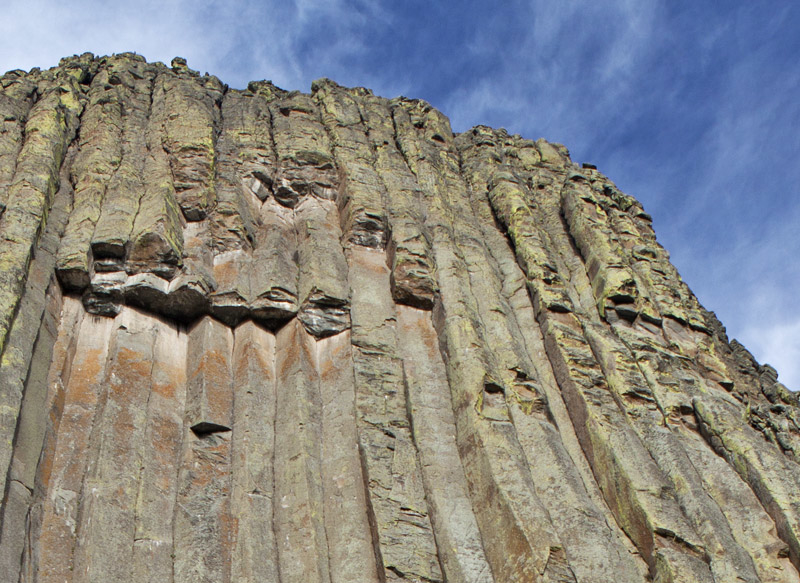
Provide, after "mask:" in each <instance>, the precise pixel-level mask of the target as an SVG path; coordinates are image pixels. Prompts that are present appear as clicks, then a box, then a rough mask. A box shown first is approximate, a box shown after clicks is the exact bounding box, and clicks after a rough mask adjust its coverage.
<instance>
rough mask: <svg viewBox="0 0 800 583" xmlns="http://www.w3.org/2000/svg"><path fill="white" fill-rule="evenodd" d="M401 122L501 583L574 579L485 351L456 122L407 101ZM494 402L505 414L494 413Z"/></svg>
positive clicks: (473, 476) (461, 425) (479, 509)
mask: <svg viewBox="0 0 800 583" xmlns="http://www.w3.org/2000/svg"><path fill="white" fill-rule="evenodd" d="M393 116H394V120H395V126H396V128H397V139H398V142H399V144H400V147H401V149H402V152H403V154H404V155H405V158H406V160H407V161H408V164H409V166H410V167H411V169H412V171H414V172H415V174H416V176H417V180H418V182H419V183H420V184H421V185H423V189H424V191H425V195H426V200H425V203H426V204H425V206H426V207H427V208H426V210H427V220H426V223H427V224H426V226H427V227H428V230H429V232H430V233H431V238H432V241H433V245H432V247H433V250H434V257H435V259H436V266H437V276H438V280H439V287H440V289H441V290H442V291H441V296H442V301H441V303H440V304H437V306H435V324H436V325H437V327H438V329H439V332H440V334H441V336H442V340H443V342H442V348H443V350H444V351H445V354H446V355H447V373H448V381H449V384H450V390H451V393H452V399H453V409H454V411H455V414H456V417H455V419H456V426H457V429H458V432H457V437H458V446H459V452H460V454H461V456H462V460H463V463H464V466H465V469H466V475H467V480H468V483H469V485H470V494H471V497H472V500H473V505H474V507H475V509H476V517H477V519H478V524H479V525H480V527H481V532H482V533H484V545H485V547H486V554H487V558H488V560H489V563H490V565H491V566H492V571H493V573H494V575H495V577H496V578H498V579H500V580H515V579H520V578H522V579H526V580H531V581H538V580H542V581H551V580H556V579H557V578H561V580H565V581H567V580H574V575H573V574H572V572H571V571H570V569H569V567H568V565H567V563H566V557H565V556H564V549H563V546H562V545H561V543H560V542H559V539H558V536H557V534H556V533H555V531H554V530H553V526H552V524H551V522H550V519H549V516H548V515H547V511H546V509H545V508H544V506H543V505H542V503H541V501H540V500H539V499H538V497H537V496H536V494H535V489H534V485H533V481H532V478H531V474H530V469H529V468H528V467H527V464H526V463H525V461H524V454H523V452H522V450H521V447H520V445H519V442H518V441H517V439H516V436H515V435H514V431H513V426H512V425H511V423H510V422H509V421H510V420H509V419H508V410H507V405H506V402H505V396H504V392H505V390H504V388H503V385H502V378H503V376H502V374H501V373H500V371H499V370H498V369H497V367H496V363H495V362H493V360H492V357H491V355H490V354H489V353H487V350H486V348H485V347H486V346H487V338H485V337H484V336H483V335H482V325H481V323H480V318H479V316H478V312H477V306H476V304H475V298H474V296H473V295H472V294H473V293H477V292H473V291H472V290H471V288H470V283H469V280H468V279H466V278H465V277H464V274H467V273H468V266H469V265H470V262H471V261H476V262H477V261H479V260H480V261H485V255H484V252H483V248H482V245H481V243H480V240H476V239H475V238H473V237H469V235H468V234H467V233H468V230H467V228H466V227H465V226H463V225H461V224H459V222H458V217H459V215H460V214H462V213H463V212H464V210H466V209H464V210H462V209H461V208H459V207H460V204H461V203H460V201H462V200H463V199H464V194H465V193H466V186H465V184H464V183H463V179H462V178H461V177H460V174H459V167H458V157H457V154H455V153H454V148H452V134H451V132H450V128H449V124H448V123H447V121H446V119H445V118H444V117H443V116H441V114H438V112H435V111H434V110H432V108H430V106H428V105H427V104H424V103H423V102H406V101H401V102H399V103H398V104H397V105H396V106H395V107H394V109H393ZM417 128H419V130H418V129H417ZM468 255H469V256H470V258H469V259H466V257H467V256H468ZM484 404H486V405H488V407H487V408H488V409H496V411H494V412H489V411H487V412H486V413H484V411H483V407H484ZM487 413H488V414H487ZM501 460H503V461H502V462H501ZM490 532H491V533H492V535H491V536H489V533H490ZM498 533H501V534H500V535H499V536H495V535H496V534H498Z"/></svg>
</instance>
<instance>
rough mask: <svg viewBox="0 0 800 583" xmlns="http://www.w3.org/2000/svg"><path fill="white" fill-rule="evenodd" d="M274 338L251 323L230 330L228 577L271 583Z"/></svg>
mask: <svg viewBox="0 0 800 583" xmlns="http://www.w3.org/2000/svg"><path fill="white" fill-rule="evenodd" d="M275 373H276V371H275V336H273V335H272V334H270V333H269V332H267V331H266V330H263V329H262V328H260V327H258V326H257V325H256V324H254V323H253V322H244V323H242V324H241V325H239V326H238V327H237V328H236V330H235V331H234V348H233V386H234V395H233V411H234V415H233V417H234V427H233V434H232V444H231V456H232V457H231V482H232V483H231V516H232V518H233V521H234V522H235V523H236V524H237V525H238V526H237V534H236V537H235V538H234V540H233V541H232V548H231V580H232V581H240V582H242V583H277V582H278V581H279V580H280V579H279V570H278V549H277V540H276V537H275V528H274V526H273V515H274V512H275V472H274V470H273V457H274V456H275V444H276V436H275V423H276V419H275V407H276V401H277V389H278V384H277V380H278V379H277V376H276V374H275Z"/></svg>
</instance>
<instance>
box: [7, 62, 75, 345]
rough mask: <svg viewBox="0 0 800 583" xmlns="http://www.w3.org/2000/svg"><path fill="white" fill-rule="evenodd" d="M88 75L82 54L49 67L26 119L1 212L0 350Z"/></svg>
mask: <svg viewBox="0 0 800 583" xmlns="http://www.w3.org/2000/svg"><path fill="white" fill-rule="evenodd" d="M88 74H89V73H88V64H87V63H86V62H84V61H82V60H81V59H80V58H78V59H76V60H75V61H74V62H72V63H71V64H70V65H69V66H68V65H67V64H65V66H64V67H63V68H61V69H59V70H57V72H53V71H49V72H48V73H47V75H46V76H47V79H46V80H44V81H43V82H42V83H41V84H40V86H39V89H38V90H39V92H40V93H41V94H42V96H41V98H40V99H39V100H38V101H37V103H36V104H35V105H34V106H33V107H32V108H31V111H30V113H29V115H28V120H27V122H26V124H25V132H24V140H25V141H24V144H23V145H22V148H21V149H20V151H19V156H18V158H17V163H16V167H15V170H14V177H13V179H12V181H11V184H10V186H9V187H8V194H7V197H6V200H5V204H6V209H5V212H4V213H3V215H2V216H1V217H0V242H1V243H2V244H0V350H2V349H3V348H4V347H5V341H6V335H7V334H8V331H9V329H10V327H11V323H12V320H13V318H14V315H15V313H16V309H17V305H18V304H19V299H20V297H21V296H22V291H23V288H24V285H25V280H26V278H27V275H28V265H29V263H30V260H31V252H32V250H33V247H34V245H35V244H36V242H37V240H38V238H39V235H40V234H41V232H42V230H43V228H44V224H45V222H46V218H47V213H48V211H49V209H50V205H51V204H52V201H53V196H54V195H55V193H56V191H57V190H58V184H59V171H60V169H61V163H62V162H63V161H64V156H65V155H66V152H67V148H68V146H69V144H70V142H72V140H73V138H74V136H75V131H76V129H77V127H78V124H79V116H80V114H81V113H82V111H83V106H84V97H83V89H82V87H81V85H80V83H79V82H80V81H81V80H86V78H87V77H88Z"/></svg>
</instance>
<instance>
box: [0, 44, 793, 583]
mask: <svg viewBox="0 0 800 583" xmlns="http://www.w3.org/2000/svg"><path fill="white" fill-rule="evenodd" d="M0 85H1V86H2V91H0V115H1V116H2V117H0V120H1V122H0V123H2V126H1V127H0V210H2V214H0V349H1V350H2V361H1V365H0V430H1V431H2V440H1V441H0V476H2V478H0V479H1V480H2V491H3V499H2V508H0V581H2V583H6V582H9V583H12V582H13V583H19V582H25V583H30V582H34V581H35V582H42V583H44V582H53V583H55V582H58V583H61V582H63V581H70V582H77V581H81V582H86V581H92V582H99V581H103V582H121V581H137V582H139V581H160V582H162V581H175V582H176V583H177V582H189V581H191V582H192V583H197V582H198V581H208V582H212V581H213V582H224V581H237V582H256V581H258V582H260V583H263V582H278V581H280V582H282V583H291V582H297V583H313V582H324V583H329V582H342V583H350V582H360V583H361V582H370V581H372V582H376V583H377V582H386V581H389V582H391V581H410V582H411V581H413V582H423V581H425V582H435V581H447V582H450V583H467V582H482V583H491V582H497V583H501V582H502V583H505V582H509V583H511V582H514V583H517V582H523V581H524V582H528V581H532V582H533V581H544V582H554V581H559V582H576V583H584V582H585V583H589V582H597V583H600V582H603V583H605V582H608V581H619V582H645V581H656V582H659V583H665V582H670V581H671V582H675V583H678V582H681V583H684V582H687V583H689V582H704V583H705V582H707V583H712V582H716V583H720V582H729V581H730V582H734V581H736V582H741V581H747V582H753V583H755V582H762V583H766V582H792V583H797V582H798V581H800V577H799V576H798V567H800V540H798V533H800V507H799V506H798V500H800V466H798V458H797V454H798V452H800V449H798V448H800V425H799V423H800V418H799V417H798V415H799V413H800V411H798V404H797V400H796V398H795V396H794V395H793V394H792V393H791V392H789V391H788V390H787V389H786V387H784V386H783V385H782V384H781V383H780V382H779V381H778V377H777V373H776V371H775V370H774V369H772V368H771V367H769V366H768V365H764V366H761V365H759V364H758V363H757V362H756V361H755V360H754V359H753V357H752V356H751V355H750V353H749V352H748V351H747V350H746V349H745V348H744V347H743V346H742V345H741V344H739V343H738V342H736V341H730V342H729V341H728V339H727V337H726V335H725V331H724V328H723V327H722V325H721V324H720V323H719V322H718V321H717V320H716V318H715V317H714V315H713V314H711V313H709V312H707V311H706V310H704V309H703V308H702V307H701V306H700V305H699V304H698V302H697V299H696V298H695V297H694V295H693V294H692V293H691V291H690V290H689V289H688V287H687V286H686V285H685V284H684V283H683V282H682V281H681V279H680V277H679V276H678V274H677V272H676V270H675V268H674V267H673V266H672V265H671V264H670V262H669V258H668V255H667V252H666V251H665V250H664V249H663V248H661V247H660V245H659V244H658V243H657V242H656V239H655V235H654V233H653V230H652V227H651V219H650V217H649V216H648V215H647V214H646V213H645V212H644V211H643V209H642V207H641V205H640V204H639V203H638V202H637V201H636V200H635V199H634V198H632V197H630V196H628V195H626V194H624V193H622V192H620V191H619V190H618V189H617V188H616V186H615V185H614V184H613V182H611V181H610V180H609V179H608V178H607V177H605V176H604V175H603V174H601V173H600V172H599V171H598V170H597V169H596V168H595V167H594V166H592V165H590V164H584V165H583V166H582V167H581V166H578V165H576V164H574V163H573V162H572V161H571V160H570V158H569V154H568V152H567V151H566V149H565V148H564V147H563V146H560V145H558V144H551V143H548V142H546V141H544V140H538V141H536V142H532V141H530V140H525V139H523V138H521V137H519V136H516V135H509V134H508V133H507V132H506V131H504V130H495V129H492V128H488V127H484V126H479V127H476V128H473V129H472V130H469V131H467V132H464V133H462V134H458V135H454V134H453V132H452V131H451V129H450V126H449V122H448V120H447V118H446V117H445V116H444V115H442V114H441V113H440V112H438V111H436V110H435V109H433V108H432V107H431V106H430V105H429V104H427V103H425V102H424V101H419V100H413V99H406V98H397V99H384V98H382V97H378V96H375V95H374V94H373V93H372V92H371V91H369V90H367V89H363V88H355V89H351V88H345V87H341V86H339V85H337V84H336V83H334V82H333V81H330V80H327V79H323V80H319V81H317V82H315V83H314V84H313V86H312V88H311V93H310V94H304V93H300V92H296V91H293V92H288V91H284V90H281V89H279V88H277V87H275V86H274V85H273V84H272V83H270V82H266V81H258V82H252V83H250V84H249V85H248V87H247V89H246V90H236V89H231V88H229V87H227V86H226V85H224V84H223V83H221V82H220V81H219V80H218V79H217V78H216V77H213V76H209V75H200V74H198V73H197V72H195V71H192V70H191V69H190V68H189V67H188V65H187V64H186V61H185V60H183V59H180V58H176V59H175V60H173V61H172V66H171V67H167V66H165V65H163V64H161V63H147V62H146V61H145V60H144V59H143V58H142V57H140V56H138V55H135V54H121V55H115V56H111V57H99V58H96V57H94V56H93V55H90V54H85V55H81V56H76V57H72V58H69V59H64V60H63V61H62V62H61V64H60V65H59V66H58V67H56V68H53V69H50V70H48V71H40V70H36V69H34V70H33V71H30V72H27V73H26V72H23V71H11V72H9V73H7V74H5V75H4V76H2V77H0Z"/></svg>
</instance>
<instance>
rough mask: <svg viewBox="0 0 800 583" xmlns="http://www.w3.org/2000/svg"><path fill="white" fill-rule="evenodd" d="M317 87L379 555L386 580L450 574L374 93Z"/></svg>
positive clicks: (361, 444) (331, 85)
mask: <svg viewBox="0 0 800 583" xmlns="http://www.w3.org/2000/svg"><path fill="white" fill-rule="evenodd" d="M314 90H315V98H316V99H317V100H318V101H319V102H320V104H321V108H322V111H323V114H322V118H323V122H324V123H325V126H326V128H327V130H328V132H329V134H330V136H331V142H332V144H333V152H334V156H335V158H336V163H337V166H338V167H339V168H341V169H342V173H343V174H344V179H343V183H342V185H341V189H340V192H339V196H338V205H339V209H340V210H339V212H340V216H341V220H342V229H343V243H344V245H345V246H346V252H345V254H346V257H347V263H348V280H349V283H350V296H351V304H352V308H351V319H352V336H351V340H352V345H353V346H352V366H353V368H354V372H355V378H354V381H355V394H354V396H355V405H356V409H357V427H358V443H359V450H360V455H361V464H362V465H363V472H364V481H365V484H366V492H367V493H368V496H367V500H368V502H369V512H368V514H369V516H370V521H371V523H372V529H373V531H374V532H373V537H374V539H375V540H374V545H375V554H376V555H377V558H378V560H379V561H380V562H381V563H382V565H381V571H382V580H387V581H395V580H403V579H405V580H412V581H418V580H427V581H438V580H441V577H442V575H441V570H440V568H439V562H438V556H437V551H436V545H435V542H434V540H433V532H432V530H431V525H430V518H429V516H428V508H427V503H426V500H425V495H424V491H423V487H422V479H421V474H420V468H419V464H418V461H417V459H418V453H417V450H416V448H415V446H414V444H413V441H412V437H411V433H410V427H409V419H408V412H407V409H406V395H405V386H404V381H403V368H402V362H401V360H400V358H399V354H398V350H397V338H396V333H395V326H394V323H395V319H396V316H395V311H394V303H393V301H392V296H391V293H390V285H389V276H390V270H389V268H388V266H387V256H386V253H385V251H384V249H383V247H384V245H385V242H386V237H387V231H386V228H387V218H386V215H385V211H384V202H385V197H386V187H385V185H384V181H383V178H382V177H381V176H380V175H379V174H378V173H377V171H376V169H375V167H374V163H375V153H374V149H373V142H372V139H371V136H370V135H369V132H368V129H367V128H366V126H365V125H364V123H363V121H362V115H361V111H360V108H361V105H362V103H363V100H362V99H361V98H362V97H364V96H365V95H366V94H367V93H368V92H366V91H364V90H347V89H344V88H342V87H339V86H338V85H336V84H335V83H333V82H332V81H328V80H323V81H317V82H315V83H314ZM387 111H388V109H387ZM388 178H390V177H388ZM323 386H324V384H323Z"/></svg>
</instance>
